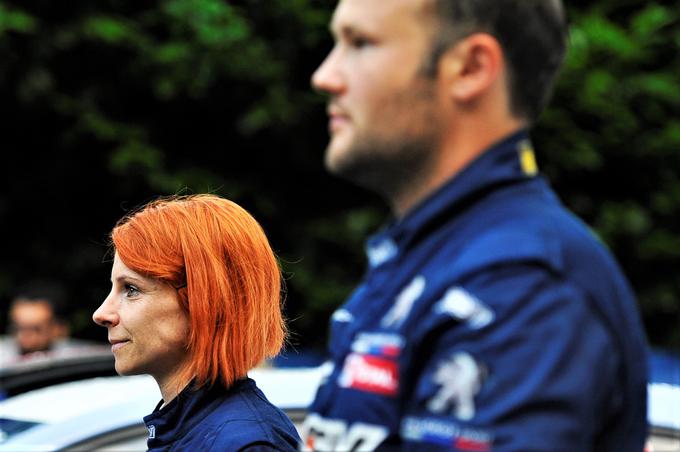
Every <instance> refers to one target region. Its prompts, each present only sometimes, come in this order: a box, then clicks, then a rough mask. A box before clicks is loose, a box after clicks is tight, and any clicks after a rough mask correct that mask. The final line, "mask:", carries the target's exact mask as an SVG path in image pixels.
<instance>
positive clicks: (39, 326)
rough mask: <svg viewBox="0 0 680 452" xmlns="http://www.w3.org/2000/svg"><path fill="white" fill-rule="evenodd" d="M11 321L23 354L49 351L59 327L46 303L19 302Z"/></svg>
mask: <svg viewBox="0 0 680 452" xmlns="http://www.w3.org/2000/svg"><path fill="white" fill-rule="evenodd" d="M10 319H11V321H12V329H13V330H14V337H15V340H16V342H17V345H18V346H19V350H20V352H21V353H22V354H26V353H33V352H41V351H46V350H49V348H50V345H51V344H52V341H53V340H54V339H55V337H56V335H57V325H56V322H55V321H54V313H53V312H52V308H51V307H50V305H49V304H48V303H47V302H46V301H42V300H27V299H20V300H17V302H16V303H15V304H14V305H13V307H12V310H11V312H10Z"/></svg>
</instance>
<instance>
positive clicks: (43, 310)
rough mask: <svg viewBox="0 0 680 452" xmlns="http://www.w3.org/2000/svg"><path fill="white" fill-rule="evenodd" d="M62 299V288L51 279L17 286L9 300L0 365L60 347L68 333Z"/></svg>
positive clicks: (63, 298)
mask: <svg viewBox="0 0 680 452" xmlns="http://www.w3.org/2000/svg"><path fill="white" fill-rule="evenodd" d="M65 302H66V294H65V291H64V289H63V288H62V287H61V286H60V285H59V284H58V283H56V282H53V281H32V282H29V283H27V284H26V285H24V286H22V287H21V288H20V289H18V290H17V291H16V292H15V294H14V296H13V297H12V300H11V302H10V308H9V333H10V335H11V337H10V338H6V339H5V340H4V341H3V343H2V345H1V346H0V365H3V364H8V363H11V362H15V361H20V360H25V359H31V358H35V357H37V356H40V355H42V354H46V353H51V352H54V351H56V350H59V349H61V348H63V347H64V345H65V344H66V340H67V338H68V336H69V327H68V323H67V322H66V320H65V319H64V317H63V309H64V303H65Z"/></svg>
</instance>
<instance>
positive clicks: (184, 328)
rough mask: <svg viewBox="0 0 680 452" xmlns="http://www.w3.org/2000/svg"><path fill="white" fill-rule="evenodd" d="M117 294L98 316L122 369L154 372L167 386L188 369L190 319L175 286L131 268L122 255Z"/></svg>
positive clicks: (115, 276)
mask: <svg viewBox="0 0 680 452" xmlns="http://www.w3.org/2000/svg"><path fill="white" fill-rule="evenodd" d="M111 284H112V287H111V292H110V293H109V295H108V296H107V297H106V299H105V300H104V302H103V303H102V305H101V306H100V307H99V308H98V309H97V310H96V311H95V312H94V314H93V315H92V318H93V320H94V321H95V322H96V323H97V324H98V325H101V326H105V327H106V328H107V329H108V332H109V342H110V343H111V351H112V352H113V354H114V356H115V358H116V371H117V372H118V373H119V374H121V375H136V374H150V375H151V376H153V377H154V378H155V379H156V381H157V382H158V383H159V384H160V385H162V384H164V383H169V382H171V381H173V378H174V377H176V376H177V375H178V374H179V373H180V372H181V371H182V370H183V369H184V368H185V366H186V365H187V363H188V360H189V353H188V351H187V341H188V334H189V319H188V317H187V315H186V313H185V312H184V311H183V310H182V308H181V306H180V304H179V295H178V294H177V291H176V290H175V288H173V287H172V286H170V285H169V284H167V283H166V282H163V281H160V280H158V279H154V278H149V277H145V276H143V275H140V274H139V273H136V272H134V271H133V270H131V269H129V268H128V267H127V266H126V265H125V264H124V263H123V261H121V260H120V258H119V257H118V254H117V253H116V255H115V257H114V260H113V268H112V269H111Z"/></svg>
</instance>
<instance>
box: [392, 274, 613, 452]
mask: <svg viewBox="0 0 680 452" xmlns="http://www.w3.org/2000/svg"><path fill="white" fill-rule="evenodd" d="M432 306H433V307H432V312H431V313H430V315H429V317H428V320H427V321H426V322H423V326H422V331H421V338H420V340H419V341H418V344H419V345H418V348H419V349H418V350H415V351H414V353H413V356H415V357H416V358H415V359H416V361H415V362H414V363H412V366H410V368H411V369H412V370H413V371H412V372H411V373H410V375H408V377H407V380H406V386H407V387H408V391H410V392H409V394H408V395H407V397H406V402H405V403H406V408H405V412H406V415H405V417H404V419H403V422H402V425H401V428H400V434H401V436H402V438H403V439H404V440H405V441H406V449H407V450H439V449H441V450H461V451H469V450H477V451H479V450H493V451H525V452H526V451H550V452H559V451H565V452H566V451H575V450H579V451H586V450H591V448H592V446H593V444H595V445H597V439H598V438H597V437H598V432H600V431H601V430H602V429H603V428H606V425H605V424H606V422H608V421H609V420H611V419H613V413H615V412H616V410H617V407H618V405H617V404H620V400H619V398H618V397H619V396H618V395H617V393H618V392H620V391H618V390H617V369H618V368H619V366H620V364H619V361H620V358H619V356H618V353H617V350H616V349H615V347H614V346H613V343H612V339H611V334H610V333H609V331H607V329H606V327H605V326H604V325H603V323H602V322H601V321H600V320H599V319H598V317H597V315H596V314H594V312H593V311H592V309H591V308H590V307H589V303H588V295H587V294H585V293H582V292H581V291H580V290H579V289H578V288H577V287H575V286H573V285H570V284H569V283H568V282H566V281H565V280H564V279H562V278H561V277H560V275H559V274H557V273H556V272H554V271H553V270H552V269H551V268H550V267H549V266H545V265H543V264H541V263H540V262H531V261H524V262H514V263H513V262H505V263H503V264H502V265H498V266H493V267H489V266H485V268H484V269H482V270H479V271H476V272H474V273H472V274H469V275H467V277H466V278H465V279H464V280H463V281H462V282H460V283H459V284H457V285H455V286H451V287H449V288H448V289H447V290H446V291H445V293H444V294H443V295H442V297H441V299H440V300H435V301H434V302H433V304H432Z"/></svg>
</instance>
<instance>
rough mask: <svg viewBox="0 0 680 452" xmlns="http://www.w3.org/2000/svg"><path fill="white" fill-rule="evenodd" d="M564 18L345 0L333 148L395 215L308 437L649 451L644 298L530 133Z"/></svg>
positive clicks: (426, 2)
mask: <svg viewBox="0 0 680 452" xmlns="http://www.w3.org/2000/svg"><path fill="white" fill-rule="evenodd" d="M565 22H566V21H565V17H564V10H563V6H562V4H561V2H560V1H559V0H380V1H367V0H340V2H339V3H338V5H337V8H336V10H335V13H334V16H333V19H332V23H331V31H332V33H333V35H334V37H335V41H336V43H335V46H334V48H333V49H332V51H331V52H330V54H329V55H328V57H327V58H326V60H325V61H324V62H323V63H322V65H321V66H320V67H319V68H318V69H317V71H316V72H315V73H314V76H313V78H312V83H313V85H314V87H315V88H316V89H318V90H320V91H323V92H326V93H328V94H329V104H328V114H329V117H330V124H329V129H330V134H331V138H330V143H329V145H328V148H327V150H326V157H325V159H326V160H325V163H326V166H327V168H328V169H329V170H330V171H331V172H332V173H334V174H336V175H339V176H341V177H345V178H347V179H349V180H351V181H353V182H355V183H357V184H359V185H362V186H364V187H367V188H369V189H371V190H374V191H376V192H378V193H379V194H381V195H382V196H383V197H384V198H385V199H386V200H387V201H388V202H389V203H390V205H391V207H392V211H393V213H394V219H393V221H391V223H390V224H388V225H387V226H386V227H385V228H384V230H382V231H381V232H379V233H378V234H377V235H375V236H374V237H372V238H371V239H370V240H369V241H368V244H367V254H368V262H369V263H368V270H367V272H366V274H365V276H364V278H363V280H362V281H361V283H360V285H359V286H358V288H357V289H356V291H355V292H354V293H353V295H352V296H351V297H350V298H349V300H348V301H347V302H346V303H345V304H344V305H343V306H342V307H341V308H340V309H338V310H337V311H336V312H335V314H334V315H333V317H332V320H331V338H330V346H329V350H330V354H331V356H330V358H331V359H330V363H331V364H332V365H329V369H328V370H329V372H328V375H327V377H326V378H325V379H324V381H323V382H322V384H321V386H320V388H319V391H318V393H317V396H316V400H315V401H314V403H313V405H312V407H311V409H310V414H309V415H308V417H307V419H306V421H305V423H304V426H303V445H302V447H303V448H304V449H308V450H341V451H342V450H374V449H381V450H417V451H424V450H459V451H485V450H494V451H551V452H554V451H569V452H574V451H591V450H598V451H617V452H622V451H640V450H642V448H643V444H644V439H645V435H646V422H645V415H646V371H645V369H646V356H645V348H646V344H645V337H644V333H643V330H642V326H641V322H640V319H639V314H638V311H637V307H636V302H635V299H634V297H633V294H632V291H631V289H630V287H629V285H628V283H627V281H626V279H625V277H624V276H623V275H622V273H621V271H620V269H619V268H618V266H617V264H616V262H615V261H614V259H613V258H612V257H611V255H610V253H609V252H608V251H607V250H606V248H605V247H604V246H603V244H601V243H600V242H599V241H598V240H597V239H596V238H595V237H594V236H593V234H592V233H591V232H590V231H589V230H588V228H587V227H586V226H584V225H583V224H582V223H581V222H580V221H579V220H578V219H576V218H575V217H574V216H573V215H572V214H570V213H569V212H568V211H567V210H566V209H565V208H564V206H562V204H561V203H560V201H559V200H558V199H557V197H556V195H555V194H554V193H553V191H552V190H551V189H550V187H549V186H548V184H547V183H546V181H545V180H544V179H543V178H542V177H541V176H540V175H539V173H538V168H537V165H536V161H535V158H534V153H533V149H532V145H531V141H530V139H529V135H528V129H529V128H530V126H531V125H532V124H533V123H534V122H535V120H536V119H537V117H538V116H539V114H540V112H541V111H542V109H543V108H544V105H545V104H546V102H547V99H548V97H549V94H550V91H551V90H552V85H553V81H554V78H555V76H556V73H557V72H558V69H559V66H560V65H561V62H562V60H563V55H564V53H565V47H566V45H565V42H566V36H567V31H566V26H565Z"/></svg>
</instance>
